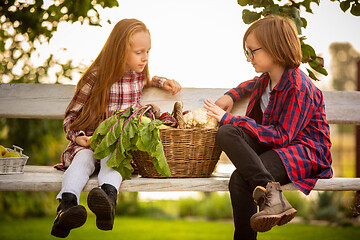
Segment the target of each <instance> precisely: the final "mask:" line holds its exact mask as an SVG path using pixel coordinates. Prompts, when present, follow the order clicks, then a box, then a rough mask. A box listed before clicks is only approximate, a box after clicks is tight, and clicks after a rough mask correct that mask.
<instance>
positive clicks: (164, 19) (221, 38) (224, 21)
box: [46, 0, 360, 89]
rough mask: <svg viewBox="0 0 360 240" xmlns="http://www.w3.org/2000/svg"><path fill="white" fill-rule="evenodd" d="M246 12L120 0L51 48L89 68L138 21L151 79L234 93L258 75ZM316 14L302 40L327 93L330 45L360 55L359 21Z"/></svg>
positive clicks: (187, 1) (323, 6)
mask: <svg viewBox="0 0 360 240" xmlns="http://www.w3.org/2000/svg"><path fill="white" fill-rule="evenodd" d="M243 9H244V7H241V6H240V5H238V4H237V1H236V0H196V1H194V0H182V1H174V0H152V1H148V0H119V7H116V8H111V9H109V8H107V9H104V10H99V12H100V17H101V19H102V23H101V24H102V27H93V26H92V27H90V26H86V25H81V24H79V23H75V24H70V23H62V24H60V25H59V27H58V32H57V33H56V34H55V35H54V37H53V39H52V40H51V41H50V46H47V47H46V48H47V49H48V51H51V52H53V53H55V55H57V56H58V57H59V58H64V59H68V58H72V59H73V61H74V64H76V65H78V64H83V65H85V66H88V65H89V64H90V63H91V61H92V60H94V59H95V58H96V56H97V55H98V54H99V52H100V50H101V48H102V47H103V45H104V43H105V41H106V39H107V37H108V36H109V34H110V32H111V30H112V28H113V26H114V25H115V24H116V23H117V22H118V21H120V20H121V19H123V18H137V19H139V20H141V21H143V22H144V23H145V24H146V25H147V27H148V29H149V30H150V33H151V38H152V49H151V52H150V60H149V69H150V75H151V76H153V75H158V76H164V77H167V78H171V79H175V80H176V81H178V82H179V83H180V84H181V85H182V86H183V87H211V88H232V87H235V86H237V85H238V84H239V83H240V82H243V81H245V80H248V79H251V78H253V77H254V76H257V75H259V74H258V73H256V72H255V71H254V70H253V68H252V66H251V64H250V63H248V62H246V58H245V56H244V53H243V50H242V38H243V35H244V33H245V31H246V29H247V28H248V27H249V25H246V24H244V23H243V21H242V18H241V15H242V10H243ZM312 9H313V12H314V14H309V13H305V11H304V10H303V11H304V13H301V15H302V16H303V17H305V18H306V19H307V21H308V26H307V28H306V29H305V30H303V35H305V36H306V37H307V40H306V43H307V44H310V45H311V46H313V47H314V49H315V51H316V52H317V54H318V55H321V56H323V57H324V58H325V67H326V68H327V69H328V72H329V73H330V75H329V76H327V77H321V78H322V81H321V82H322V83H321V84H320V85H322V86H323V88H325V89H326V88H329V84H328V83H329V80H330V79H331V72H330V71H329V69H330V68H329V66H330V60H331V57H330V53H329V45H330V44H331V43H332V42H350V43H351V44H352V45H353V47H354V48H355V49H356V50H357V51H358V52H360V17H355V16H353V15H351V14H350V12H349V11H347V12H345V13H344V12H342V11H341V9H340V7H339V4H338V2H331V1H329V0H326V1H325V0H322V1H321V3H320V5H319V6H318V5H316V4H312ZM107 20H110V22H111V24H109V23H107ZM59 48H65V49H66V51H59V50H58V49H59ZM305 67H306V66H302V67H301V68H302V69H305ZM54 71H55V70H54ZM79 77H80V76H76V77H75V80H74V82H73V84H76V81H77V79H78V78H79Z"/></svg>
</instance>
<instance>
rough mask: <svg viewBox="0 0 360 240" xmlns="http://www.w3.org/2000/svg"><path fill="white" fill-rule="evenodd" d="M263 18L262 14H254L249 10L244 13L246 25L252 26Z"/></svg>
mask: <svg viewBox="0 0 360 240" xmlns="http://www.w3.org/2000/svg"><path fill="white" fill-rule="evenodd" d="M260 17H261V13H257V12H252V11H249V10H247V9H245V10H243V11H242V19H243V21H244V23H245V24H250V23H252V22H254V21H256V20H258V19H259V18H260Z"/></svg>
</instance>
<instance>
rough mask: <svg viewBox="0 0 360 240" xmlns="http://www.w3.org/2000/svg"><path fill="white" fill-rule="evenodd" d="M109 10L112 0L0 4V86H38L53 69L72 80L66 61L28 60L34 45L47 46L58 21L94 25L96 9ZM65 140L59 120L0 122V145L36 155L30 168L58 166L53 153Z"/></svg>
mask: <svg viewBox="0 0 360 240" xmlns="http://www.w3.org/2000/svg"><path fill="white" fill-rule="evenodd" d="M114 6H118V2H117V1H116V0H77V1H47V3H45V2H44V1H42V0H37V1H30V0H27V1H26V0H5V1H0V12H1V17H0V36H1V41H0V62H1V65H0V79H1V80H0V82H1V81H3V82H13V83H20V82H23V83H40V82H41V77H42V76H46V75H47V74H48V70H49V68H51V67H54V66H58V68H59V69H60V70H59V72H58V73H57V74H58V76H65V77H67V78H69V79H71V73H72V70H74V69H75V67H74V66H73V65H72V64H71V61H68V62H66V63H62V62H59V60H57V59H55V58H54V56H53V55H50V56H47V58H46V60H45V61H43V63H42V65H40V66H35V65H34V64H33V63H32V61H31V58H32V57H34V55H35V54H36V51H37V48H38V47H39V45H41V44H45V43H48V42H49V40H50V39H51V37H52V35H53V33H54V32H56V30H57V26H58V25H59V23H60V22H63V21H66V22H76V21H78V22H80V23H82V24H83V23H87V24H89V25H99V22H100V19H99V14H98V10H97V9H99V8H101V7H114ZM64 139H65V138H64V135H63V130H62V121H61V120H45V119H4V118H1V119H0V143H1V144H3V145H4V146H8V147H11V146H12V144H16V145H18V146H21V147H22V148H24V150H25V151H26V154H28V155H30V156H31V155H36V156H37V157H36V158H34V159H31V160H32V161H29V164H52V163H54V162H55V161H56V162H59V157H58V155H59V153H58V151H62V150H63V149H64V147H65V146H64V144H66V142H65V141H64ZM39 155H43V157H40V156H39ZM35 159H42V160H40V162H35V161H34V160H35Z"/></svg>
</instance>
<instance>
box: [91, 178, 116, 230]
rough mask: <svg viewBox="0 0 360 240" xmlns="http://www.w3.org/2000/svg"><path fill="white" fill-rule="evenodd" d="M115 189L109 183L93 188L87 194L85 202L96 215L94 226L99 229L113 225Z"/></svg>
mask: <svg viewBox="0 0 360 240" xmlns="http://www.w3.org/2000/svg"><path fill="white" fill-rule="evenodd" d="M116 199H117V190H116V188H115V187H114V186H112V185H110V184H106V183H105V184H103V185H102V186H101V187H100V188H99V187H97V188H93V189H92V190H91V191H90V192H89V195H88V198H87V203H88V206H89V208H90V210H91V211H92V212H93V213H95V215H96V226H97V227H98V228H99V229H101V230H111V229H112V228H113V225H114V217H115V207H116Z"/></svg>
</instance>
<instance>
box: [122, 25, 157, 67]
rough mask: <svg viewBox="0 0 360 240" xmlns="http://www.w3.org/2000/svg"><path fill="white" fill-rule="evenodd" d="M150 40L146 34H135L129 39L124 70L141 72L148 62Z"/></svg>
mask: <svg viewBox="0 0 360 240" xmlns="http://www.w3.org/2000/svg"><path fill="white" fill-rule="evenodd" d="M150 48H151V39H150V34H149V33H148V32H145V31H144V32H136V33H134V34H133V36H132V38H131V44H130V49H129V52H128V58H127V61H126V70H127V71H130V70H133V71H135V72H138V73H140V72H142V71H143V70H144V68H145V66H146V65H147V64H148V61H149V51H150Z"/></svg>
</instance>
